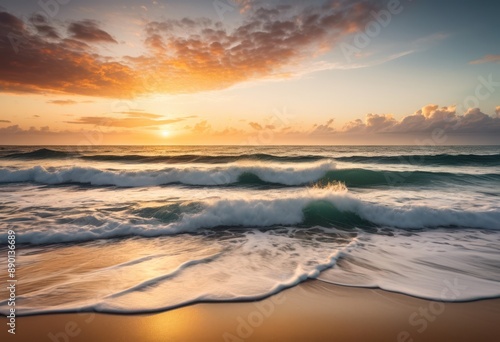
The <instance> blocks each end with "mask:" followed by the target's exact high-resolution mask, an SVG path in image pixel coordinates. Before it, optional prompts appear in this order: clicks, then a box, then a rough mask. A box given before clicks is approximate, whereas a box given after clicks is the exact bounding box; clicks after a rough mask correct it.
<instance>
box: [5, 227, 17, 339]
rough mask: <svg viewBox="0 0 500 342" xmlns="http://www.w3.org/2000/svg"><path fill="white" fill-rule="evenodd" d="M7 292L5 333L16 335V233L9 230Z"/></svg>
mask: <svg viewBox="0 0 500 342" xmlns="http://www.w3.org/2000/svg"><path fill="white" fill-rule="evenodd" d="M7 246H8V247H7V248H8V250H7V274H8V278H7V285H8V286H7V290H8V291H9V299H8V301H7V305H8V306H9V314H8V315H7V319H8V321H7V326H8V327H9V329H7V331H8V332H9V334H13V335H15V334H16V284H17V279H16V232H15V231H13V230H12V229H9V231H8V232H7Z"/></svg>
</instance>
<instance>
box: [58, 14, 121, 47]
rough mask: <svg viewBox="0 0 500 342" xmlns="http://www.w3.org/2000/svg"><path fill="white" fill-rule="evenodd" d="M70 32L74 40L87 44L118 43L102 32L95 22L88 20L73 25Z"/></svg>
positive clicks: (69, 29) (69, 28)
mask: <svg viewBox="0 0 500 342" xmlns="http://www.w3.org/2000/svg"><path fill="white" fill-rule="evenodd" d="M68 32H70V33H71V34H72V38H74V39H79V40H83V41H85V42H92V43H93V42H105V43H115V44H117V43H118V42H117V41H116V40H115V39H114V38H113V37H111V35H110V34H109V33H107V32H106V31H103V30H101V29H100V28H99V26H98V24H97V22H96V21H94V20H88V19H87V20H81V21H77V22H74V23H71V24H70V25H69V27H68Z"/></svg>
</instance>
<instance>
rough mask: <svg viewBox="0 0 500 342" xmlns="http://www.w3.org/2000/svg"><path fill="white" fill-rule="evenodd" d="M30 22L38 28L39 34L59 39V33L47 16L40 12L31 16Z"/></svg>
mask: <svg viewBox="0 0 500 342" xmlns="http://www.w3.org/2000/svg"><path fill="white" fill-rule="evenodd" d="M30 23H31V24H32V25H33V26H34V27H35V28H36V30H37V31H38V34H40V35H42V36H44V37H47V38H52V39H59V38H60V36H59V33H57V31H56V29H55V28H54V27H53V26H51V25H49V22H48V21H47V19H46V17H45V16H43V15H40V14H35V15H33V16H32V17H31V18H30Z"/></svg>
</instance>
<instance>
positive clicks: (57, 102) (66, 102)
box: [47, 100, 78, 106]
mask: <svg viewBox="0 0 500 342" xmlns="http://www.w3.org/2000/svg"><path fill="white" fill-rule="evenodd" d="M47 103H50V104H55V105H59V106H66V105H74V104H77V103H78V102H76V101H73V100H51V101H47Z"/></svg>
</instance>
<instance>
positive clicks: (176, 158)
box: [2, 148, 327, 164]
mask: <svg viewBox="0 0 500 342" xmlns="http://www.w3.org/2000/svg"><path fill="white" fill-rule="evenodd" d="M2 158H7V159H28V160H36V159H65V158H78V159H83V160H90V161H105V162H125V163H169V164H176V163H202V164H223V163H232V162H237V161H243V160H253V161H271V162H272V161H275V162H311V161H319V160H322V159H327V158H325V157H323V156H315V155H304V156H278V155H272V154H265V153H252V154H240V155H199V154H181V155H154V156H151V155H140V154H130V155H117V154H96V155H84V154H79V153H74V152H63V151H56V150H51V149H47V148H42V149H38V150H35V151H31V152H24V153H12V154H8V155H6V156H3V157H2Z"/></svg>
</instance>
